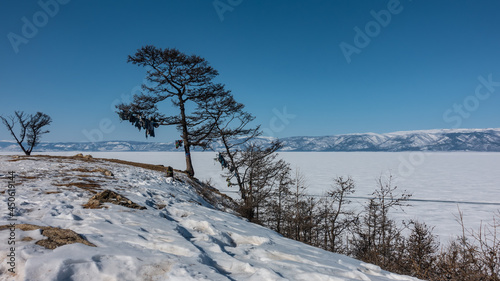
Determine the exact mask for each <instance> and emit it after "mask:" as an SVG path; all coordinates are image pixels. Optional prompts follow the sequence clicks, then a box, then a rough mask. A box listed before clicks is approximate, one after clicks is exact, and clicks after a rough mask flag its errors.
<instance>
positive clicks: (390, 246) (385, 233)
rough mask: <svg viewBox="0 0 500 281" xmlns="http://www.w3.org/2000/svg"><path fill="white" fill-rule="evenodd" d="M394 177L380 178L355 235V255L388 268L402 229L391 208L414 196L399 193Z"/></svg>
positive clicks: (400, 206) (405, 203)
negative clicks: (391, 213) (391, 212)
mask: <svg viewBox="0 0 500 281" xmlns="http://www.w3.org/2000/svg"><path fill="white" fill-rule="evenodd" d="M392 179H393V178H392V175H390V176H389V177H388V178H387V179H386V180H383V179H382V177H380V178H379V179H378V181H377V184H378V189H376V190H375V191H374V192H373V194H372V195H373V197H372V198H371V199H370V200H369V201H368V205H367V206H365V214H364V216H363V218H362V220H361V223H360V225H359V226H358V227H357V229H356V237H354V239H353V244H354V249H353V250H354V252H353V255H354V256H355V257H356V258H358V259H361V260H363V261H366V262H370V263H374V264H376V265H379V266H381V267H383V268H385V269H389V268H388V266H389V265H391V264H393V261H394V257H395V252H396V247H397V245H398V243H399V242H400V239H402V235H401V231H402V229H400V228H399V227H398V225H397V224H396V222H395V221H394V220H393V219H391V218H390V216H389V211H390V210H391V209H394V208H402V207H404V206H408V203H407V201H408V199H409V198H410V197H411V194H409V193H406V192H403V193H402V194H401V195H399V196H397V195H396V194H395V191H396V190H397V186H394V185H393V183H392ZM389 270H390V269H389Z"/></svg>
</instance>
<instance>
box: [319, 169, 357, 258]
mask: <svg viewBox="0 0 500 281" xmlns="http://www.w3.org/2000/svg"><path fill="white" fill-rule="evenodd" d="M333 182H334V185H333V186H332V189H331V190H329V191H328V192H327V196H326V198H325V200H324V205H323V207H324V210H323V214H322V215H323V218H324V228H325V234H324V235H325V237H324V247H325V249H327V250H329V251H331V252H336V253H342V252H344V251H345V245H343V242H342V240H341V239H342V238H344V235H345V234H346V232H347V231H349V230H350V229H351V228H352V226H353V225H354V224H355V223H356V222H357V221H358V215H356V213H355V212H354V211H353V210H349V209H347V206H348V205H349V204H350V203H351V201H350V200H349V199H348V196H350V195H352V194H353V193H354V191H355V186H354V181H353V180H352V178H351V177H348V178H347V179H344V178H343V177H338V178H335V179H334V180H333Z"/></svg>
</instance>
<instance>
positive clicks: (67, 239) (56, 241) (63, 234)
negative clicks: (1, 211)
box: [0, 224, 96, 250]
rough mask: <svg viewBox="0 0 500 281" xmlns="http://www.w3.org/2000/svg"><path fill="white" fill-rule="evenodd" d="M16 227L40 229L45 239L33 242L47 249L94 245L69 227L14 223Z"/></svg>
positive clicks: (26, 229)
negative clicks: (73, 245)
mask: <svg viewBox="0 0 500 281" xmlns="http://www.w3.org/2000/svg"><path fill="white" fill-rule="evenodd" d="M9 227H10V226H9V225H1V226H0V230H5V229H9ZM16 229H20V230H22V231H31V230H35V229H40V230H41V234H42V235H43V236H45V237H47V239H43V240H39V241H37V242H36V243H35V244H37V245H40V246H42V247H45V248H47V249H52V250H53V249H55V248H57V247H60V246H64V245H69V244H74V243H82V244H84V245H87V246H91V247H96V245H94V244H92V243H90V242H89V241H88V240H86V239H85V238H84V237H82V236H81V235H80V234H78V233H76V232H74V231H73V230H71V229H62V228H56V227H52V226H40V225H34V224H18V225H16ZM32 240H33V238H31V237H25V238H24V239H23V241H32Z"/></svg>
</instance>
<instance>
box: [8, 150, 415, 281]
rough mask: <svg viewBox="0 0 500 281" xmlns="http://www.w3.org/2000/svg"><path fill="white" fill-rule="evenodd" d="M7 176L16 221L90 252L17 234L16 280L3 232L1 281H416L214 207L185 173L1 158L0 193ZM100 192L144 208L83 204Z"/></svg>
mask: <svg viewBox="0 0 500 281" xmlns="http://www.w3.org/2000/svg"><path fill="white" fill-rule="evenodd" d="M10 160H16V161H10ZM103 170H109V171H111V172H112V173H113V176H109V175H108V176H106V175H104V174H103V173H102V172H100V171H103ZM9 171H14V172H15V173H16V175H17V177H16V182H17V183H18V184H17V186H16V190H17V193H16V195H15V202H16V204H17V211H16V213H15V215H16V217H15V218H16V219H17V222H16V223H17V224H21V223H28V224H34V225H42V226H52V227H59V228H63V229H71V230H73V231H75V232H76V233H79V234H81V235H82V236H83V237H84V238H86V239H87V240H88V241H89V242H91V243H93V244H94V245H96V246H97V247H90V246H86V245H83V244H80V243H75V244H69V245H64V246H61V247H58V248H56V249H54V250H49V249H45V248H43V247H42V246H39V245H36V244H35V242H36V241H37V240H41V239H44V236H42V235H41V232H40V230H31V231H21V230H17V231H16V245H15V246H16V247H15V248H16V249H15V253H16V271H17V272H18V273H17V275H16V276H15V277H14V278H13V276H10V275H9V273H8V272H7V269H8V268H9V265H7V263H6V255H7V253H8V247H7V244H6V241H7V239H8V235H9V232H8V231H7V230H1V231H0V243H2V244H0V280H85V281H87V280H416V279H413V278H410V277H405V276H399V275H396V274H392V273H389V272H385V271H382V270H380V269H379V268H378V267H376V266H373V265H369V264H365V263H363V262H360V261H357V260H354V259H351V258H348V257H346V256H342V255H338V254H334V253H330V252H326V251H323V250H320V249H317V248H314V247H311V246H308V245H304V244H302V243H299V242H296V241H292V240H288V239H285V238H283V237H282V236H280V235H279V234H277V233H275V232H273V231H271V230H268V229H266V228H263V227H260V226H258V225H255V224H252V223H248V222H246V221H244V220H242V219H240V218H239V217H237V216H235V215H233V214H230V213H227V212H222V211H219V210H217V209H216V208H214V207H213V206H212V205H210V204H209V203H208V202H207V201H205V200H204V199H203V198H202V197H200V195H199V194H198V193H196V192H195V189H194V188H193V186H192V185H191V184H189V180H188V179H187V178H185V176H183V175H182V174H176V177H177V178H178V179H177V180H175V181H168V180H167V179H166V178H165V177H164V174H163V173H162V172H159V171H153V170H149V169H144V168H139V167H133V166H129V165H125V164H118V163H111V162H107V161H104V160H84V159H82V158H69V157H68V158H53V157H51V158H48V157H42V156H39V157H30V158H27V159H26V158H24V157H20V158H18V159H13V157H11V156H0V185H1V186H0V191H4V190H5V189H7V179H6V175H7V173H8V172H9ZM83 183H87V185H84V184H83ZM92 184H93V185H92ZM78 186H79V187H78ZM90 187H92V188H90ZM104 189H110V190H113V191H116V192H117V193H119V194H120V195H122V196H125V197H127V198H128V199H130V200H131V201H133V202H135V203H137V204H139V205H141V206H145V207H146V208H147V209H145V210H139V209H130V208H127V207H123V206H118V205H113V204H110V203H106V204H105V205H106V207H107V208H104V209H84V208H83V207H82V205H83V204H85V203H86V202H87V201H88V199H89V198H90V197H91V196H92V195H93V194H92V193H91V191H92V190H94V191H95V192H98V191H100V190H104ZM0 195H2V200H1V201H2V202H1V203H0V204H2V207H1V210H2V216H1V219H0V225H6V224H8V221H7V219H8V215H7V211H6V209H7V195H6V194H5V193H3V194H0ZM27 237H31V238H32V240H30V239H29V238H27Z"/></svg>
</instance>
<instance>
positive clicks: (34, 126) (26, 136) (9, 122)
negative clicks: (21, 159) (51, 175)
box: [0, 111, 52, 155]
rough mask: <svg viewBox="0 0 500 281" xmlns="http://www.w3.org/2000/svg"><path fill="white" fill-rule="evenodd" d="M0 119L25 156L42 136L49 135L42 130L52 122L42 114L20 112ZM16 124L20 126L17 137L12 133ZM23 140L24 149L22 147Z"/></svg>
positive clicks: (47, 131)
mask: <svg viewBox="0 0 500 281" xmlns="http://www.w3.org/2000/svg"><path fill="white" fill-rule="evenodd" d="M0 118H1V119H2V122H3V124H4V125H5V126H6V127H7V129H8V130H9V132H10V134H11V135H12V136H13V137H14V139H15V140H16V142H17V144H19V146H20V147H21V149H22V150H23V152H24V153H25V154H26V155H31V152H32V151H33V148H34V147H35V146H37V145H38V144H39V143H40V138H41V137H42V135H43V134H46V133H49V130H44V129H43V128H44V127H45V126H48V125H50V123H51V122H52V119H51V118H50V116H48V115H47V114H45V113H42V112H37V113H36V114H35V115H32V114H30V115H27V114H24V112H22V111H16V112H15V113H14V116H9V117H7V118H6V117H3V116H0ZM16 124H19V126H20V132H19V135H16V133H15V132H14V130H15V129H14V127H15V126H16ZM25 140H26V147H25V146H24V145H25V144H24V141H25Z"/></svg>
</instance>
